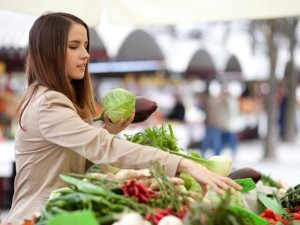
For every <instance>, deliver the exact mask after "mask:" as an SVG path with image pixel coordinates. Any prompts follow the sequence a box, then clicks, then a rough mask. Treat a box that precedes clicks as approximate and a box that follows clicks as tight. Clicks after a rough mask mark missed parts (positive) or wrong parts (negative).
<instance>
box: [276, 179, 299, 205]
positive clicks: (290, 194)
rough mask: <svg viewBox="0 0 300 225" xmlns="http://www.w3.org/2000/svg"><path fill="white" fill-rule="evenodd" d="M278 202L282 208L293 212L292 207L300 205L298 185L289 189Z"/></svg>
mask: <svg viewBox="0 0 300 225" xmlns="http://www.w3.org/2000/svg"><path fill="white" fill-rule="evenodd" d="M280 201H281V205H282V206H283V207H286V208H289V209H291V211H293V210H294V207H296V206H298V205H300V184H298V185H296V186H295V187H291V188H289V189H288V190H287V191H286V193H285V195H284V196H282V197H281V199H280Z"/></svg>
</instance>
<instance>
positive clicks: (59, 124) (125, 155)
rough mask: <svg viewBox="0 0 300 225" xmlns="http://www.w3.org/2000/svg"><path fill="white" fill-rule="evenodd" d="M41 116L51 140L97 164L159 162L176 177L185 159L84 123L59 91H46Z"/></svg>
mask: <svg viewBox="0 0 300 225" xmlns="http://www.w3.org/2000/svg"><path fill="white" fill-rule="evenodd" d="M37 118H38V124H39V127H40V130H41V133H42V135H43V137H44V138H45V139H46V140H47V141H49V142H50V143H51V144H55V145H59V146H62V147H64V148H68V149H72V150H73V151H75V152H77V153H78V154H80V155H82V156H83V157H85V158H87V159H88V160H90V161H91V162H93V163H95V164H110V165H113V166H116V167H119V168H132V169H140V168H146V167H147V166H148V165H149V163H151V162H154V161H158V162H159V163H160V164H161V165H162V167H163V169H164V170H165V171H166V173H167V174H168V175H169V176H175V174H176V170H177V167H178V164H179V162H180V160H181V159H182V157H180V156H177V155H173V154H170V153H167V152H164V151H162V150H160V149H157V148H153V147H149V146H143V145H139V144H135V143H132V142H129V141H127V140H124V139H119V138H117V137H116V136H115V135H112V134H110V133H109V132H108V131H107V130H106V129H104V128H96V127H94V126H92V125H90V124H88V123H86V122H84V121H83V120H82V119H81V117H80V116H79V115H78V114H77V112H76V109H75V107H74V105H73V104H72V102H71V101H70V100H69V99H68V98H67V97H66V96H65V95H63V94H61V93H58V92H54V91H48V92H46V93H45V94H44V96H43V97H42V98H41V101H40V103H39V108H38V117H37Z"/></svg>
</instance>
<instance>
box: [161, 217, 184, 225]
mask: <svg viewBox="0 0 300 225" xmlns="http://www.w3.org/2000/svg"><path fill="white" fill-rule="evenodd" d="M158 225H183V223H182V221H181V220H180V219H179V218H178V217H176V216H172V215H170V216H165V217H164V218H162V219H161V220H160V221H159V223H158Z"/></svg>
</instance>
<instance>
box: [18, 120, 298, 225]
mask: <svg viewBox="0 0 300 225" xmlns="http://www.w3.org/2000/svg"><path fill="white" fill-rule="evenodd" d="M167 127H168V129H166V126H165V125H164V124H163V125H162V126H161V127H150V128H146V129H145V130H144V131H141V132H137V133H136V134H133V135H125V138H126V139H127V140H130V141H133V142H136V143H140V144H145V145H150V146H154V147H157V148H159V149H161V150H162V151H167V152H170V153H171V154H177V155H181V156H183V157H186V158H189V159H192V160H194V161H195V162H198V163H200V164H202V165H204V166H206V167H207V168H208V169H211V170H214V171H218V172H219V173H221V174H223V175H224V176H227V175H228V176H230V177H232V179H234V180H235V181H236V182H237V183H238V184H240V185H241V186H242V187H243V189H242V190H241V191H236V190H233V189H229V190H223V192H222V193H221V194H217V193H216V192H215V191H214V190H213V189H212V188H210V187H208V190H207V193H206V194H205V195H204V196H203V195H202V193H201V187H200V184H199V183H198V182H197V181H196V180H195V179H193V177H191V176H190V174H188V173H181V174H178V177H168V176H167V175H166V174H165V172H164V171H163V169H162V167H161V165H160V164H158V163H157V162H153V163H151V164H150V165H149V166H148V168H146V169H140V170H134V169H120V168H115V167H112V166H109V165H94V166H93V167H91V168H90V169H89V170H88V171H87V173H86V174H72V173H71V174H61V175H60V179H62V180H63V181H64V182H65V183H66V187H64V188H60V189H57V190H55V191H53V192H52V193H51V194H50V196H49V199H48V201H47V202H46V203H45V204H44V206H43V209H42V210H41V212H39V214H37V215H35V216H34V217H33V220H32V221H30V220H24V223H23V224H22V225H67V224H74V225H76V224H87V225H125V224H126V225H168V224H171V225H270V224H274V225H282V224H283V225H297V224H298V225H299V224H300V184H299V185H296V186H295V187H291V188H287V189H283V187H282V186H280V185H279V184H278V183H276V181H274V180H272V178H271V177H270V176H266V175H264V174H262V173H260V172H258V171H256V170H254V169H251V168H242V169H237V170H235V171H231V161H229V162H228V161H227V158H225V159H224V158H222V157H220V156H214V157H212V158H210V159H204V158H201V157H200V155H199V154H198V153H197V152H194V151H189V152H184V151H183V150H182V149H180V148H179V147H178V145H177V139H176V137H175V136H174V133H173V130H172V126H171V125H168V126H167ZM223 160H224V162H223ZM253 205H255V210H252V206H253ZM16 225H18V224H16Z"/></svg>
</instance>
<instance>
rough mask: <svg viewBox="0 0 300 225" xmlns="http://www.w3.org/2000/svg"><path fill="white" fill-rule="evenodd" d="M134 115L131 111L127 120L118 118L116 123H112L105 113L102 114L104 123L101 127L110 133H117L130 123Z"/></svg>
mask: <svg viewBox="0 0 300 225" xmlns="http://www.w3.org/2000/svg"><path fill="white" fill-rule="evenodd" d="M134 115H135V112H133V113H132V114H131V116H130V117H129V118H128V119H127V120H124V119H121V120H119V122H118V123H113V122H111V121H110V120H109V118H108V117H107V115H106V114H104V117H103V119H104V123H105V125H104V127H103V128H105V129H106V130H107V131H108V132H109V133H111V134H118V133H120V132H121V131H122V130H125V129H126V127H128V126H129V125H130V124H131V122H132V121H133V119H134Z"/></svg>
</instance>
